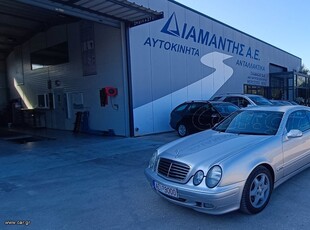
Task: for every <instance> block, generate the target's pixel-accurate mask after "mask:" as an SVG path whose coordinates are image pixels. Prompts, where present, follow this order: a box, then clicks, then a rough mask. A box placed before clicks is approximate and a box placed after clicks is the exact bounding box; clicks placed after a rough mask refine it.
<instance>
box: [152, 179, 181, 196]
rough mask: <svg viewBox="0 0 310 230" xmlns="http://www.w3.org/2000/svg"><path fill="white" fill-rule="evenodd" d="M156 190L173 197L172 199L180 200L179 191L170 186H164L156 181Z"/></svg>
mask: <svg viewBox="0 0 310 230" xmlns="http://www.w3.org/2000/svg"><path fill="white" fill-rule="evenodd" d="M154 188H155V189H156V190H157V191H159V192H161V193H163V194H166V195H168V196H172V197H176V198H178V197H179V195H178V190H177V189H176V188H171V187H169V186H166V185H163V184H160V183H158V182H156V181H154Z"/></svg>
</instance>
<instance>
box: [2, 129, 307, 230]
mask: <svg viewBox="0 0 310 230" xmlns="http://www.w3.org/2000/svg"><path fill="white" fill-rule="evenodd" d="M16 135H20V136H23V135H24V138H25V139H26V138H27V137H32V138H33V140H36V141H34V142H28V143H27V142H25V143H23V144H20V143H18V142H17V143H16V142H13V141H12V140H9V139H10V138H11V139H12V138H13V139H14V138H16ZM27 135H28V134H25V133H22V134H20V133H18V134H15V136H14V135H11V137H8V136H6V135H4V134H3V135H0V165H1V167H0V200H1V206H0V207H1V208H0V229H38V230H45V229H47V230H49V229H74V230H79V229H83V230H87V229H309V226H310V218H309V213H310V180H309V178H310V169H308V170H306V171H304V172H303V173H301V174H299V175H297V176H296V177H294V178H293V179H291V180H290V181H288V182H286V183H285V184H283V185H281V186H280V187H279V188H278V189H276V190H275V191H274V193H273V194H272V197H271V200H270V203H269V205H268V207H267V208H266V209H265V210H264V211H263V212H262V213H259V214H258V215H254V216H248V215H244V214H241V213H239V212H233V213H229V214H226V215H222V216H212V215H207V214H202V213H198V212H195V211H193V210H191V209H187V208H183V207H179V206H176V205H173V204H170V203H169V202H167V201H165V200H163V199H161V198H160V197H159V196H157V195H156V194H155V193H154V192H153V191H152V189H151V188H150V186H149V184H148V183H147V181H146V179H145V177H144V172H143V171H144V168H145V167H146V166H147V164H148V161H149V158H150V157H151V155H152V153H153V151H154V150H155V149H156V148H157V147H158V146H160V145H162V144H164V143H167V142H169V141H172V140H174V139H177V138H178V137H177V135H176V134H175V133H174V132H172V133H165V134H160V135H151V136H145V137H139V138H122V137H103V136H94V135H85V134H73V133H72V132H61V131H53V130H37V131H33V132H32V133H31V134H30V135H28V136H27ZM34 137H35V138H34ZM26 140H27V139H26ZM28 140H30V139H28ZM9 221H11V222H9ZM16 221H24V222H18V223H19V224H24V225H27V224H28V226H27V227H26V226H18V225H12V224H13V223H15V224H18V223H17V222H16ZM1 222H2V223H1ZM9 224H11V225H9Z"/></svg>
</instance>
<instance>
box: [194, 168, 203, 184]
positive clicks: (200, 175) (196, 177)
mask: <svg viewBox="0 0 310 230" xmlns="http://www.w3.org/2000/svg"><path fill="white" fill-rule="evenodd" d="M203 177H204V174H203V171H201V170H199V171H197V172H196V173H195V175H194V178H193V184H194V185H195V186H197V185H199V184H200V183H201V181H202V180H203Z"/></svg>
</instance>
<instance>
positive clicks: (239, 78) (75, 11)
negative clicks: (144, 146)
mask: <svg viewBox="0 0 310 230" xmlns="http://www.w3.org/2000/svg"><path fill="white" fill-rule="evenodd" d="M8 2H10V1H8ZM17 2H18V3H16V4H18V6H20V5H19V4H24V3H25V2H27V3H28V4H30V6H31V7H34V6H35V7H36V8H33V10H35V11H36V10H37V11H40V10H44V12H46V11H48V12H50V13H51V14H54V13H55V11H56V12H57V13H61V14H62V15H70V16H74V18H73V19H74V20H72V18H71V20H70V21H69V20H68V21H66V22H65V23H62V24H58V25H53V26H50V27H48V28H47V29H45V30H43V31H35V32H34V33H33V34H31V36H28V37H27V39H26V40H24V41H23V42H21V43H19V44H16V45H15V46H14V48H13V49H12V50H10V52H9V54H8V55H6V56H5V63H6V68H5V69H6V72H5V73H3V71H2V74H1V75H0V93H1V95H5V92H6V91H8V92H9V98H8V99H7V100H3V99H2V102H1V103H2V105H4V104H10V103H12V102H16V101H19V99H20V101H21V102H22V109H21V111H20V113H23V114H27V113H30V114H36V116H38V117H37V118H36V119H37V120H38V121H37V122H39V123H40V124H44V126H46V127H47V128H52V129H63V130H74V129H82V131H83V130H84V131H90V132H104V133H106V134H109V135H114V134H115V135H121V136H138V135H145V134H151V133H159V132H165V131H169V130H170V127H169V114H170V111H171V110H172V109H173V108H174V107H175V106H176V105H178V104H180V103H182V102H184V101H187V100H194V99H209V98H210V97H212V96H213V95H214V94H220V93H227V92H229V93H246V92H256V93H257V92H259V93H261V92H267V89H268V88H271V87H275V86H277V87H278V85H272V84H271V83H270V82H271V80H270V74H271V73H278V72H281V73H283V74H284V75H285V76H286V75H287V74H288V73H294V71H297V70H299V68H300V66H301V59H300V58H299V57H296V56H294V55H292V54H289V53H288V52H286V51H284V50H282V49H279V48H276V47H274V46H272V45H270V44H268V43H266V42H264V41H261V40H259V39H257V38H254V37H252V36H250V35H248V34H246V33H244V32H241V31H239V30H237V29H235V28H232V27H230V26H228V25H225V24H223V23H221V22H219V21H217V20H215V19H212V18H210V17H208V16H206V15H203V14H201V13H199V12H197V11H194V10H192V9H189V8H187V7H185V6H183V5H181V4H179V3H177V2H175V1H172V0H156V1H155V0H136V1H135V3H136V4H132V3H130V2H129V1H112V0H93V1H85V0H77V1H59V0H46V1H35V0H30V1H25V0H21V1H17ZM38 2H39V3H38ZM117 2H118V3H117ZM121 2H122V3H121ZM124 2H125V3H124ZM11 4H14V3H11ZM137 5H142V6H143V7H140V8H139V7H138V6H137ZM27 6H28V5H27ZM37 7H38V8H37ZM115 8H118V10H116V11H113V10H112V9H115ZM138 9H139V11H140V13H141V14H142V16H141V17H140V18H139V19H137V18H136V19H134V18H131V19H130V20H128V18H125V17H124V15H125V14H126V13H127V15H132V14H134V13H136V11H137V10H138ZM102 12H105V13H104V14H103V13H102ZM107 12H108V13H107ZM34 17H35V16H34ZM16 21H17V19H16ZM1 33H2V30H1V27H0V37H1ZM3 34H5V33H3ZM284 48H285V47H284ZM0 69H1V68H0ZM0 71H1V70H0ZM286 73H287V74H286ZM285 76H284V77H283V76H282V77H280V78H279V79H280V82H283V84H282V85H281V87H282V88H281V89H280V88H279V87H278V88H276V89H275V88H274V89H273V90H275V91H273V92H276V91H277V90H278V91H279V90H282V91H283V89H284V91H283V94H284V96H285V97H286V99H289V98H291V97H295V93H294V92H295V91H292V90H291V91H290V90H289V87H291V86H292V87H294V85H290V83H287V82H286V81H287V79H288V78H287V77H285ZM1 79H2V80H1ZM275 79H277V78H275ZM284 81H285V82H284ZM272 82H273V81H272ZM1 85H2V87H1ZM110 87H111V88H112V89H111V88H110ZM103 89H105V90H106V92H107V91H108V90H109V89H111V90H112V91H110V92H108V93H111V96H109V97H107V98H103V96H104V95H103V94H104V93H103V91H104V90H103ZM115 89H116V90H115ZM282 91H281V92H282ZM268 92H269V91H268ZM264 94H266V93H264ZM284 96H283V97H284ZM2 98H4V97H2ZM14 99H15V100H14ZM3 107H4V106H3ZM9 107H10V106H9ZM18 109H20V108H18ZM77 112H84V117H87V118H88V122H87V124H86V127H85V122H84V124H81V125H82V126H83V125H84V127H76V114H77ZM25 116H27V115H24V119H25Z"/></svg>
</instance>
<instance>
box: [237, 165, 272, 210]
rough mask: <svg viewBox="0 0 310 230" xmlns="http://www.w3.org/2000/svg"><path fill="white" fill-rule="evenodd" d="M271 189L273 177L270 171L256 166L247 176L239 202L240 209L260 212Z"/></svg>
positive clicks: (266, 202) (265, 204) (267, 199)
mask: <svg viewBox="0 0 310 230" xmlns="http://www.w3.org/2000/svg"><path fill="white" fill-rule="evenodd" d="M272 190H273V179H272V176H271V173H270V171H269V170H268V169H267V168H266V167H264V166H258V167H257V168H255V169H254V170H253V172H252V173H251V174H250V176H249V177H248V179H247V181H246V183H245V186H244V189H243V193H242V199H241V204H240V210H241V211H242V212H245V213H248V214H256V213H259V212H261V211H262V210H263V209H264V208H265V207H266V206H267V204H268V202H269V199H270V196H271V193H272Z"/></svg>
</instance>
